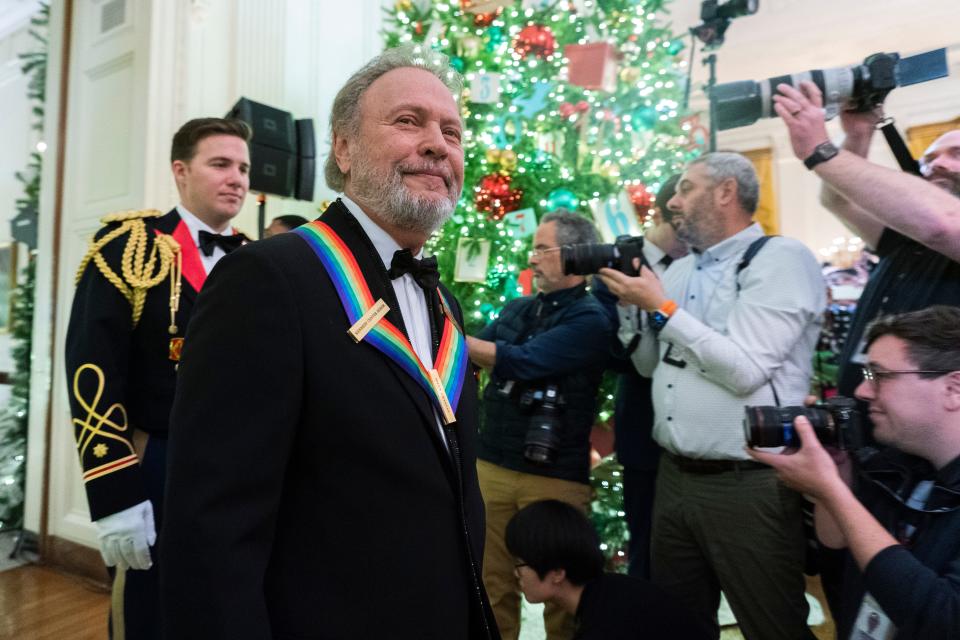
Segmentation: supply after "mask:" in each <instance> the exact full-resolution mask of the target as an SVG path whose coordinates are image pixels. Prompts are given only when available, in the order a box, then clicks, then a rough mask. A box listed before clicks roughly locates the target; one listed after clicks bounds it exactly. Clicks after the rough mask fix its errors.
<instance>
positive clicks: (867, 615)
mask: <svg viewBox="0 0 960 640" xmlns="http://www.w3.org/2000/svg"><path fill="white" fill-rule="evenodd" d="M896 633H897V628H896V627H895V626H893V623H892V622H890V618H888V617H887V614H885V613H884V612H883V609H881V608H880V605H879V604H877V601H876V600H875V599H874V598H873V596H872V595H870V594H869V593H867V594H864V596H863V602H861V603H860V611H859V612H858V613H857V620H856V622H854V623H853V632H852V633H851V634H850V640H893V636H894V635H896Z"/></svg>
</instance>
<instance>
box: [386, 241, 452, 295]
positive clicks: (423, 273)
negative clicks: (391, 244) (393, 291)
mask: <svg viewBox="0 0 960 640" xmlns="http://www.w3.org/2000/svg"><path fill="white" fill-rule="evenodd" d="M405 273H409V274H410V275H411V276H413V279H414V280H416V281H417V284H418V285H420V287H421V288H422V289H423V290H424V291H433V290H434V289H436V288H437V285H438V284H440V272H439V271H437V257H436V256H430V257H429V258H424V259H423V260H417V259H416V258H414V257H413V254H412V253H410V250H409V249H401V250H399V251H397V252H396V253H394V254H393V260H391V261H390V270H389V271H387V275H388V276H390V279H391V280H396V279H397V278H399V277H401V276H402V275H403V274H405Z"/></svg>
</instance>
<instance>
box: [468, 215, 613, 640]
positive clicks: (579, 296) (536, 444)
mask: <svg viewBox="0 0 960 640" xmlns="http://www.w3.org/2000/svg"><path fill="white" fill-rule="evenodd" d="M533 240H534V246H533V251H531V252H530V266H531V268H532V269H533V273H534V279H535V281H536V284H537V287H538V288H539V290H540V293H538V294H537V295H535V296H526V297H523V298H517V299H515V300H511V301H510V302H509V303H508V304H507V305H506V306H505V307H504V308H503V311H502V312H501V313H500V316H499V317H498V318H497V319H496V320H494V321H493V322H492V323H491V324H490V325H488V326H487V327H486V328H485V329H484V330H483V331H482V332H481V333H480V334H479V336H478V338H472V337H468V338H467V347H468V349H469V353H470V359H471V360H473V362H474V363H476V364H477V365H479V366H481V367H483V368H486V369H490V383H489V384H488V385H487V387H486V388H485V389H484V391H483V399H482V403H481V423H480V425H481V426H480V433H479V447H478V452H477V456H478V458H479V460H478V462H477V472H478V475H479V478H480V491H481V493H482V494H483V499H484V502H485V504H486V515H487V535H486V548H485V550H484V556H483V581H484V584H485V585H486V588H487V593H488V594H489V596H490V603H491V606H492V607H493V612H494V615H495V616H496V619H497V625H498V626H499V627H500V633H501V635H502V637H503V638H504V639H505V640H516V638H517V636H518V633H519V629H520V598H519V585H518V583H517V577H516V575H515V574H514V558H513V556H512V555H511V554H510V552H509V551H508V550H507V548H506V544H505V542H504V532H505V530H506V526H507V522H508V521H509V520H510V518H511V517H512V516H513V514H515V513H516V512H517V511H519V510H520V509H521V508H523V507H524V506H525V505H527V504H529V503H531V502H534V501H536V500H542V499H546V498H554V499H558V500H563V501H564V502H568V503H570V504H572V505H574V506H576V507H577V508H579V509H581V510H582V511H584V512H586V510H587V507H588V505H589V504H590V500H591V488H590V479H589V475H590V429H591V427H592V425H593V421H594V417H595V415H596V410H597V390H598V388H599V385H600V378H601V374H602V371H603V366H604V363H605V362H606V359H607V355H608V346H609V344H610V340H611V337H612V332H613V329H612V327H611V326H610V321H609V319H608V318H607V315H606V313H605V312H604V310H603V308H602V307H601V305H600V303H599V302H598V301H597V300H596V299H595V298H594V297H593V296H592V295H591V294H590V293H589V292H588V291H587V288H586V280H585V278H584V277H583V276H580V275H566V274H564V273H563V270H562V268H561V262H560V248H561V246H563V245H568V244H574V243H593V242H596V241H597V235H596V231H595V230H594V227H593V225H592V223H591V222H590V221H589V220H587V219H586V218H584V217H582V216H579V215H577V214H574V213H569V212H566V211H556V212H553V213H549V214H547V215H546V216H544V217H543V219H542V220H541V222H540V225H539V226H538V227H537V230H536V233H535V235H534V239H533ZM544 620H545V623H546V627H547V633H548V637H549V638H550V640H554V639H562V638H570V637H571V636H572V635H573V619H572V617H571V616H569V615H567V614H565V613H564V612H563V611H562V610H561V609H560V608H558V607H556V606H553V605H548V606H547V608H546V609H545V611H544Z"/></svg>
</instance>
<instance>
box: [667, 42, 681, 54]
mask: <svg viewBox="0 0 960 640" xmlns="http://www.w3.org/2000/svg"><path fill="white" fill-rule="evenodd" d="M681 51H683V40H679V39H678V40H671V41H670V44H669V45H668V46H667V53H669V54H670V55H672V56H675V55H677V54H678V53H680V52H681Z"/></svg>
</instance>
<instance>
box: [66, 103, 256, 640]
mask: <svg viewBox="0 0 960 640" xmlns="http://www.w3.org/2000/svg"><path fill="white" fill-rule="evenodd" d="M249 139H250V129H249V127H247V125H246V124H244V123H243V122H240V121H238V120H224V119H221V118H199V119H195V120H191V121H189V122H187V123H186V124H184V125H183V126H182V127H181V128H180V130H179V131H177V133H176V135H174V137H173V144H172V148H171V154H170V155H171V168H172V170H173V176H174V179H175V180H176V183H177V190H178V191H179V193H180V204H179V205H177V207H176V208H174V209H173V210H171V211H170V212H169V213H167V214H166V215H162V214H161V213H160V212H159V211H153V210H147V211H128V212H124V213H119V214H112V215H110V216H107V217H105V218H104V219H103V221H104V223H105V226H104V227H103V228H102V229H100V231H99V232H98V233H97V234H96V236H95V237H94V239H93V240H92V242H91V246H90V250H89V251H88V252H87V255H86V256H85V257H84V259H83V260H82V262H81V265H80V269H79V273H78V276H77V277H78V283H77V292H76V296H75V297H74V300H73V309H72V311H71V314H70V324H69V327H68V329H67V344H66V364H67V382H68V385H69V393H70V403H71V412H72V415H73V424H74V426H75V432H76V439H77V450H78V452H79V454H80V463H81V466H82V468H83V480H84V485H85V488H86V492H87V499H88V503H89V505H90V517H91V518H92V519H93V521H94V524H95V525H96V527H97V532H98V534H99V538H100V551H101V554H102V555H103V559H104V562H105V563H106V565H107V566H108V567H109V568H110V572H111V575H112V577H113V588H114V594H113V607H112V610H111V617H110V629H111V634H112V636H114V637H119V638H131V639H140V638H160V637H161V631H160V625H159V623H160V604H159V603H160V594H159V585H158V578H157V570H156V568H155V567H154V566H153V563H154V561H155V560H156V556H157V548H156V547H155V546H154V543H155V540H156V530H157V528H158V527H159V526H160V522H161V519H162V518H161V507H162V505H163V486H164V472H165V469H166V443H167V425H168V422H169V418H170V407H171V405H172V404H173V395H174V389H175V386H176V376H177V373H176V367H177V361H178V360H179V357H180V348H181V346H182V344H183V336H184V333H185V331H186V328H187V323H188V322H189V320H190V316H191V313H192V311H193V304H194V301H195V299H196V296H197V292H198V291H199V290H200V288H201V287H202V286H203V283H204V280H205V279H206V277H207V272H208V271H209V270H210V269H212V268H213V265H214V264H216V262H217V261H218V260H219V259H220V258H221V257H223V256H224V255H226V252H228V251H230V250H232V249H233V248H235V247H237V246H239V245H240V243H241V242H243V240H244V236H243V235H242V234H237V233H235V232H234V231H232V230H230V221H231V220H232V219H233V218H234V216H236V215H237V213H239V212H240V207H241V206H242V205H243V200H244V197H245V196H246V194H247V188H248V186H249V178H248V172H249V169H250V155H249V152H248V150H247V141H248V140H249ZM224 233H226V234H228V235H221V234H224Z"/></svg>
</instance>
